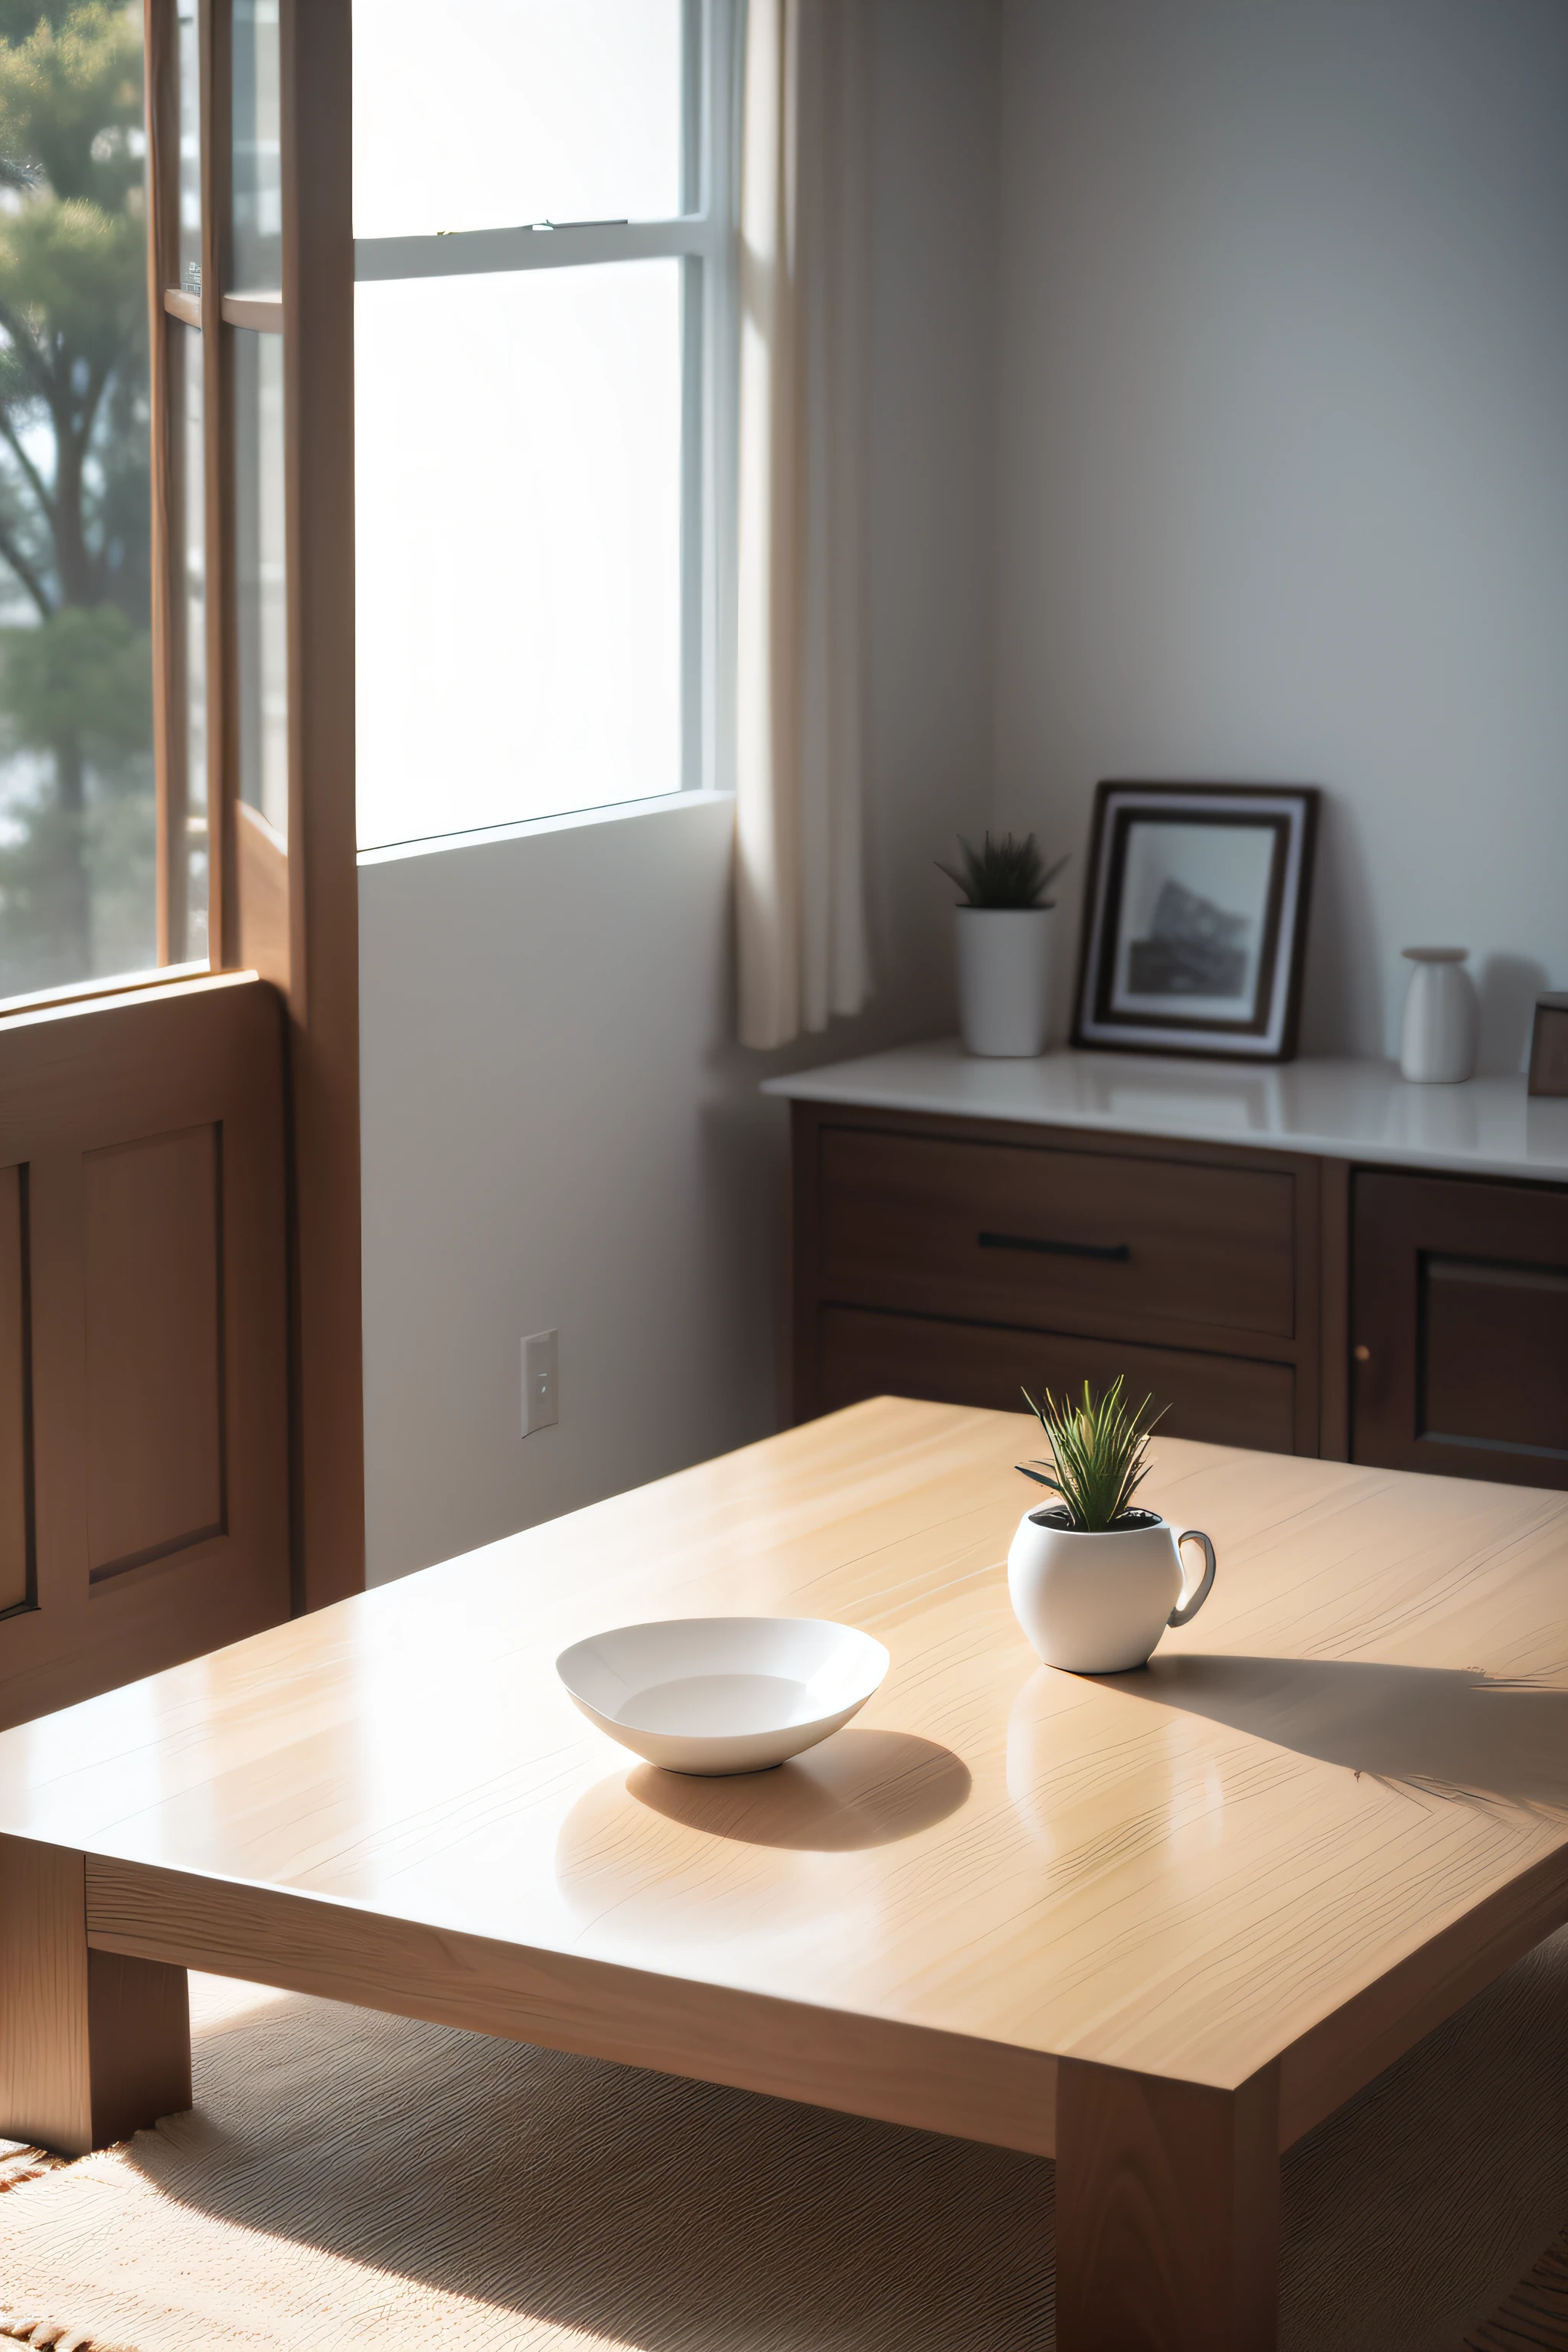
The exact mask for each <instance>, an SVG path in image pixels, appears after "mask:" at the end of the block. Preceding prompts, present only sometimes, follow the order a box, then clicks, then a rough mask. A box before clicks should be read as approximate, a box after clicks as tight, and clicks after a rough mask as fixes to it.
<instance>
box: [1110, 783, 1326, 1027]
mask: <svg viewBox="0 0 1568 2352" xmlns="http://www.w3.org/2000/svg"><path fill="white" fill-rule="evenodd" d="M1318 798H1319V795H1318V792H1317V789H1316V787H1315V786H1313V785H1310V784H1135V783H1102V784H1100V786H1099V788H1098V789H1097V791H1096V793H1095V796H1094V822H1093V827H1092V831H1091V834H1090V840H1089V875H1088V879H1087V881H1086V883H1085V886H1084V908H1083V932H1082V939H1081V941H1080V944H1079V974H1078V994H1077V999H1076V1014H1075V1020H1074V1025H1073V1033H1072V1042H1073V1044H1074V1045H1083V1046H1093V1047H1097V1048H1104V1047H1107V1046H1109V1047H1111V1048H1113V1049H1115V1050H1116V1051H1118V1052H1122V1053H1129V1054H1189V1055H1191V1054H1196V1055H1210V1056H1214V1057H1216V1058H1219V1059H1223V1060H1226V1061H1247V1062H1288V1061H1289V1060H1290V1058H1291V1056H1292V1055H1294V1053H1295V1051H1296V1031H1297V1025H1298V1023H1299V1020H1300V1009H1301V966H1302V961H1303V959H1304V957H1305V954H1306V948H1307V909H1308V906H1309V903H1310V898H1311V888H1312V857H1313V852H1314V850H1315V848H1316V846H1317V834H1318Z"/></svg>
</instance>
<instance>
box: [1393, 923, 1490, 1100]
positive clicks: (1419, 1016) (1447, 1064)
mask: <svg viewBox="0 0 1568 2352" xmlns="http://www.w3.org/2000/svg"><path fill="white" fill-rule="evenodd" d="M1404 952H1405V955H1406V956H1408V957H1409V959H1410V961H1411V962H1412V963H1413V964H1414V965H1415V971H1413V972H1412V973H1411V975H1410V985H1409V987H1408V988H1407V989H1406V991H1405V1017H1404V1020H1403V1021H1402V1023H1401V1024H1400V1030H1399V1069H1400V1075H1401V1076H1402V1077H1406V1078H1409V1079H1410V1080H1411V1081H1412V1082H1413V1083H1414V1084H1415V1085H1416V1086H1418V1087H1451V1086H1456V1085H1458V1082H1459V1080H1460V1079H1461V1078H1468V1077H1469V1076H1471V1075H1472V1073H1473V1072H1474V1069H1475V1066H1476V1044H1477V1039H1478V1037H1479V1032H1480V1017H1481V1008H1480V1004H1479V1001H1478V999H1477V996H1476V992H1475V990H1474V988H1473V987H1472V985H1471V983H1470V975H1469V973H1468V971H1466V970H1465V958H1466V956H1467V955H1468V953H1469V950H1468V948H1406V949H1405V950H1404Z"/></svg>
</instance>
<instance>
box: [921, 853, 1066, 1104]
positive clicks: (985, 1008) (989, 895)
mask: <svg viewBox="0 0 1568 2352" xmlns="http://www.w3.org/2000/svg"><path fill="white" fill-rule="evenodd" d="M958 847H959V853H960V856H962V858H963V866H962V868H961V867H959V866H949V865H947V864H945V863H944V861H943V860H942V858H940V857H939V858H938V859H937V861H936V863H937V866H938V868H939V870H940V871H941V872H942V873H943V874H945V875H946V876H947V877H948V879H949V881H951V882H956V883H957V885H958V887H959V888H960V889H961V890H962V891H963V898H964V903H963V906H962V907H955V908H953V910H952V927H953V933H954V937H955V940H956V946H957V957H958V1025H959V1029H960V1032H961V1034H962V1035H963V1045H964V1050H965V1052H966V1053H970V1054H984V1055H1007V1056H1014V1057H1016V1058H1020V1059H1023V1058H1027V1057H1029V1056H1032V1055H1036V1054H1043V1053H1044V1052H1045V1049H1046V1035H1047V1026H1048V1024H1049V1019H1050V957H1051V931H1050V921H1051V909H1052V907H1053V906H1054V904H1055V901H1054V899H1050V898H1047V896H1046V892H1047V890H1048V889H1049V887H1050V886H1051V884H1052V883H1053V882H1054V881H1055V879H1056V877H1057V876H1058V874H1059V873H1060V872H1061V870H1062V867H1063V866H1065V865H1066V864H1067V862H1068V861H1067V859H1066V858H1065V857H1058V860H1057V862H1056V864H1055V865H1054V866H1047V864H1046V862H1045V860H1044V858H1043V857H1042V856H1041V855H1040V846H1039V844H1038V842H1037V840H1036V839H1035V836H1034V835H1033V834H1032V833H1030V834H1026V835H1025V836H1024V838H1023V840H1022V841H1015V839H1014V838H1013V835H1011V834H1010V833H1005V834H1004V835H1002V837H1001V839H1000V840H998V841H993V840H992V838H991V835H989V834H987V835H985V843H984V848H982V849H978V850H977V849H974V848H973V847H972V846H971V845H970V844H969V843H968V842H967V841H965V840H964V838H963V835H962V834H961V835H959V839H958Z"/></svg>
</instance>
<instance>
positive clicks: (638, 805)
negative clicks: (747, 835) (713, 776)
mask: <svg viewBox="0 0 1568 2352" xmlns="http://www.w3.org/2000/svg"><path fill="white" fill-rule="evenodd" d="M734 797H735V796H734V794H733V793H659V794H658V797H657V798H656V799H653V800H641V801H612V802H610V803H609V804H608V806H606V807H605V808H591V809H572V810H569V811H568V812H567V814H565V815H563V816H536V817H528V818H526V819H524V820H523V821H522V822H521V823H520V824H491V825H482V826H479V827H478V828H477V829H476V830H475V831H473V832H471V833H437V834H431V835H426V836H424V837H422V838H421V839H419V840H417V841H392V842H387V843H385V844H384V845H383V846H382V847H380V848H379V849H362V850H361V851H360V853H359V859H358V862H359V864H360V865H361V866H390V865H395V864H396V863H397V862H398V861H400V860H401V859H403V858H405V857H435V856H440V855H441V854H442V853H443V852H444V851H446V850H449V849H482V848H484V847H486V846H487V845H489V843H491V842H498V841H531V840H532V839H533V838H534V837H535V835H540V834H546V833H568V832H575V831H576V830H577V829H578V828H579V827H581V826H584V825H595V824H631V823H633V822H635V820H637V818H639V817H668V816H673V815H675V814H678V813H679V811H681V810H683V809H695V808H716V807H730V806H732V805H733V803H734Z"/></svg>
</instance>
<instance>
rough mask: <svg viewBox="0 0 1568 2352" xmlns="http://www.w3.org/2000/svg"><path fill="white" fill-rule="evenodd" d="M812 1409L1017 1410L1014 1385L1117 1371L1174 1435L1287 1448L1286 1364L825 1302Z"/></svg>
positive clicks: (1267, 1450) (1289, 1389) (1036, 1389)
mask: <svg viewBox="0 0 1568 2352" xmlns="http://www.w3.org/2000/svg"><path fill="white" fill-rule="evenodd" d="M818 1346H819V1349H820V1377H821V1383H822V1409H823V1411H824V1412H836V1411H837V1408H838V1407H839V1406H840V1405H846V1404H856V1403H858V1402H859V1400H860V1399H861V1398H862V1397H871V1396H907V1397H924V1398H929V1399H930V1400H931V1401H932V1402H935V1403H938V1404H977V1405H988V1406H990V1407H992V1408H993V1409H994V1410H995V1411H997V1412H1022V1411H1023V1410H1024V1409H1025V1408H1024V1399H1023V1395H1022V1391H1023V1390H1024V1389H1025V1388H1027V1389H1028V1390H1029V1391H1030V1392H1031V1394H1033V1395H1035V1396H1038V1395H1039V1394H1040V1391H1041V1390H1042V1389H1047V1388H1050V1389H1055V1390H1056V1391H1057V1392H1058V1395H1059V1394H1060V1393H1061V1391H1063V1390H1064V1389H1068V1388H1076V1387H1077V1386H1078V1385H1079V1383H1080V1382H1081V1381H1086V1380H1087V1381H1092V1382H1093V1383H1094V1385H1095V1387H1096V1388H1103V1387H1105V1386H1106V1385H1107V1384H1108V1383H1109V1382H1110V1381H1113V1380H1114V1379H1115V1378H1116V1375H1117V1373H1118V1372H1121V1374H1123V1375H1124V1377H1125V1380H1126V1383H1127V1387H1128V1389H1129V1390H1130V1391H1131V1397H1132V1402H1134V1403H1137V1402H1139V1400H1140V1399H1141V1398H1142V1396H1144V1395H1145V1394H1146V1393H1147V1394H1149V1395H1151V1396H1152V1398H1153V1400H1154V1403H1155V1405H1156V1407H1158V1406H1162V1405H1163V1406H1165V1407H1166V1408H1167V1411H1166V1412H1165V1416H1164V1419H1163V1421H1162V1422H1161V1423H1160V1426H1161V1428H1162V1429H1163V1430H1167V1431H1169V1433H1170V1434H1171V1435H1172V1436H1173V1437H1201V1438H1205V1439H1207V1440H1208V1441H1209V1442H1210V1443H1211V1444H1216V1445H1250V1446H1256V1447H1257V1448H1258V1451H1259V1452H1261V1453H1264V1454H1290V1453H1293V1452H1294V1450H1295V1444H1294V1400H1295V1375H1294V1373H1293V1371H1292V1370H1291V1368H1290V1366H1289V1364H1260V1363H1252V1362H1249V1361H1244V1360H1240V1359H1238V1358H1237V1357H1233V1356H1208V1355H1200V1354H1198V1353H1197V1352H1196V1351H1195V1350H1194V1351H1193V1352H1191V1353H1189V1352H1187V1351H1185V1350H1184V1349H1178V1348H1141V1347H1135V1346H1132V1345H1131V1344H1130V1343H1129V1342H1128V1341H1126V1340H1124V1339H1109V1340H1108V1339H1073V1338H1071V1337H1069V1336H1068V1335H1067V1334H1065V1333H1063V1332H1059V1331H998V1330H993V1329H988V1328H985V1327H984V1325H976V1324H971V1323H939V1322H936V1321H933V1320H930V1319H928V1318H926V1317H924V1316H919V1315H878V1314H873V1313H868V1312H867V1311H865V1310H863V1309H861V1308H858V1307H824V1308H823V1309H822V1313H821V1318H820V1321H819V1325H818Z"/></svg>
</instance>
